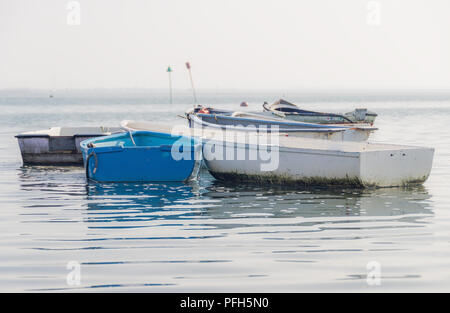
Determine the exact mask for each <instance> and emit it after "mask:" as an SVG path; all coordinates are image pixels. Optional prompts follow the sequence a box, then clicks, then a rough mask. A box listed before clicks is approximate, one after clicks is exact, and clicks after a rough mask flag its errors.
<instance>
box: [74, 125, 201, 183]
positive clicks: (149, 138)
mask: <svg viewBox="0 0 450 313" xmlns="http://www.w3.org/2000/svg"><path fill="white" fill-rule="evenodd" d="M80 146H81V151H82V154H83V161H84V167H85V171H86V177H87V178H88V179H91V180H94V181H98V182H156V181H187V180H190V179H194V178H195V177H196V176H197V174H198V170H199V167H200V162H201V151H202V145H201V143H199V142H198V141H197V140H196V139H195V138H191V137H186V136H172V135H170V134H165V133H158V132H150V131H135V132H131V131H130V132H125V133H121V134H115V135H110V136H105V137H100V138H93V139H88V140H84V141H82V142H81V144H80Z"/></svg>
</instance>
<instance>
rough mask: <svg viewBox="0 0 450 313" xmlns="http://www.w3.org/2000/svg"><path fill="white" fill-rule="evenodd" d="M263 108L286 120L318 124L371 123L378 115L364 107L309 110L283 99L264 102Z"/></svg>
mask: <svg viewBox="0 0 450 313" xmlns="http://www.w3.org/2000/svg"><path fill="white" fill-rule="evenodd" d="M263 108H264V111H266V112H272V113H274V114H277V115H278V116H281V117H283V118H286V119H288V120H293V121H299V122H309V123H320V124H355V123H367V124H373V123H374V122H375V118H376V117H377V116H378V115H377V114H376V113H375V112H372V111H369V110H367V109H366V108H357V109H355V110H353V111H351V112H347V113H345V114H341V113H326V112H316V111H309V110H304V109H301V108H299V107H298V106H297V105H295V104H293V103H290V102H288V101H286V100H283V99H280V100H278V101H277V102H275V103H272V104H271V105H268V104H267V102H265V103H264V104H263Z"/></svg>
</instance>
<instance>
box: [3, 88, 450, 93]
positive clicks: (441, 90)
mask: <svg viewBox="0 0 450 313" xmlns="http://www.w3.org/2000/svg"><path fill="white" fill-rule="evenodd" d="M168 90H169V89H168V88H146V87H92V88H39V87H37V88H36V87H17V88H0V93H4V92H39V93H41V92H58V91H60V92H86V91H88V92H89V91H122V92H127V91H141V92H149V91H158V92H167V91H168ZM172 91H174V92H192V90H191V89H190V88H173V89H172ZM196 91H203V92H218V91H219V92H264V93H271V92H295V93H300V92H301V93H316V92H325V93H329V92H333V93H358V94H359V93H364V92H371V93H376V94H379V93H393V92H395V93H397V92H401V93H404V92H406V93H413V94H414V93H450V87H439V88H437V87H436V88H411V87H404V88H397V87H396V88H381V87H380V88H379V87H372V88H342V87H299V88H270V89H269V88H196Z"/></svg>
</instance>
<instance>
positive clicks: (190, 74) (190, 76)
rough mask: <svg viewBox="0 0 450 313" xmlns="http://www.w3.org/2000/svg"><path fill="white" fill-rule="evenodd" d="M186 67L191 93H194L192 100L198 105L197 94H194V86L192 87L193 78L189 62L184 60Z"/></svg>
mask: <svg viewBox="0 0 450 313" xmlns="http://www.w3.org/2000/svg"><path fill="white" fill-rule="evenodd" d="M186 68H187V70H188V72H189V78H190V79H191V86H192V93H193V94H194V101H195V104H197V105H198V101H197V95H196V94H195V88H194V80H193V79H192V73H191V64H189V62H186Z"/></svg>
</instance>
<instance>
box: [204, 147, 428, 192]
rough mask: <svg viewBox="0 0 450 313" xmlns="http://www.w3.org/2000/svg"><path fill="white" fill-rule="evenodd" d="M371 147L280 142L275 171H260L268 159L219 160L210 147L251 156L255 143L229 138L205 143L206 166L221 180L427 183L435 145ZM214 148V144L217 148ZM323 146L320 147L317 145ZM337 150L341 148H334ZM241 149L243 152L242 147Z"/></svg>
mask: <svg viewBox="0 0 450 313" xmlns="http://www.w3.org/2000/svg"><path fill="white" fill-rule="evenodd" d="M367 145H370V148H369V149H360V147H354V148H355V149H347V148H348V147H343V149H339V147H334V148H333V149H332V150H323V149H321V148H320V147H318V148H313V147H308V148H289V147H283V146H280V148H279V151H278V158H279V161H278V165H277V166H276V168H275V169H274V170H270V171H262V170H261V169H262V168H263V166H264V165H267V164H268V162H267V161H266V160H262V159H261V158H259V159H256V160H251V159H250V158H249V157H247V158H246V159H244V160H237V159H234V160H227V159H226V158H223V159H221V160H216V159H214V158H213V157H212V153H211V151H215V149H217V147H218V146H221V147H222V149H224V150H226V149H227V148H228V147H230V148H231V147H234V148H235V149H236V150H237V152H236V154H237V155H239V154H241V155H247V156H248V155H249V154H250V150H256V149H258V147H257V146H254V145H253V146H252V145H246V146H240V147H239V145H234V143H229V142H218V141H207V142H205V144H204V149H203V154H204V160H205V164H206V166H207V168H208V169H209V171H210V172H211V174H212V175H213V176H215V177H216V178H218V179H222V180H244V181H269V182H277V183H303V184H313V185H357V186H364V187H371V186H373V187H394V186H404V185H408V184H415V183H422V182H424V181H425V180H426V179H427V178H428V176H429V174H430V171H431V165H432V161H433V154H434V149H431V148H421V147H409V146H397V145H377V144H367ZM212 146H215V147H214V148H213V147H212ZM319 146H320V145H319ZM336 148H337V149H336ZM239 150H240V151H239Z"/></svg>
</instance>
